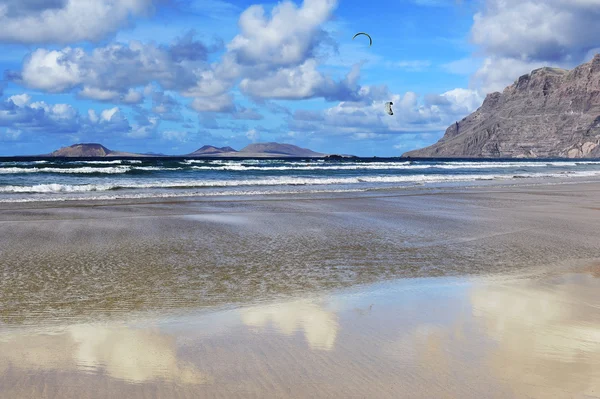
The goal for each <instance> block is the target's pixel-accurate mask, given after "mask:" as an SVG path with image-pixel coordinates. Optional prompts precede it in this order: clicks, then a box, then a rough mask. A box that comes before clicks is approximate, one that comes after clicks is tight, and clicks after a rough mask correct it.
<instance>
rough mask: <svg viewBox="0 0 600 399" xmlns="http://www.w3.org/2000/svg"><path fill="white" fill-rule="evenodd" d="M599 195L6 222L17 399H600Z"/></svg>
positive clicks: (385, 201)
mask: <svg viewBox="0 0 600 399" xmlns="http://www.w3.org/2000/svg"><path fill="white" fill-rule="evenodd" d="M599 194H600V183H588V184H565V185H554V186H535V187H527V186H519V187H514V188H506V187H504V188H490V187H485V188H478V189H443V190H429V191H427V190H421V191H406V190H405V191H388V192H380V193H376V194H368V195H356V196H349V195H348V194H345V195H329V196H324V195H321V196H319V197H316V196H312V197H302V198H285V197H281V198H273V197H271V198H264V199H258V200H256V199H255V200H238V199H235V198H233V199H230V200H223V199H219V200H203V201H193V200H190V201H175V202H160V203H147V202H146V203H144V202H143V201H139V202H137V203H126V202H124V201H121V202H115V203H113V204H98V203H96V204H90V203H88V204H85V203H66V204H60V205H57V204H37V205H36V204H21V205H18V206H17V205H7V204H2V205H1V206H0V237H1V239H0V276H1V277H2V278H1V279H0V398H4V397H6V398H32V397H35V398H55V397H56V398H70V397H73V398H88V397H89V398H105V397H106V398H109V397H110V398H112V397H133V398H135V397H166V398H172V397H184V398H187V397H190V398H196V397H224V398H225V397H226V398H229V397H294V398H295V397H345V398H346V397H347V398H353V397H411V398H413V397H414V398H431V397H448V398H455V397H501V398H511V397H539V398H545V397H565V398H567V397H568V398H571V397H600V344H598V343H599V342H600V294H598V292H600V290H599V288H600V278H599V277H600V261H599V260H600V246H599V245H598V243H599V242H600V240H599V235H600V234H599V230H598V227H597V226H598V225H599V223H598V222H600V202H599V200H598V198H600V197H599Z"/></svg>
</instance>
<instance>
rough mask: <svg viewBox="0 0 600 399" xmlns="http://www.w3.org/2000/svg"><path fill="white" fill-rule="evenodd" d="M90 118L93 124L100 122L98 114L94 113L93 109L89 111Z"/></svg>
mask: <svg viewBox="0 0 600 399" xmlns="http://www.w3.org/2000/svg"><path fill="white" fill-rule="evenodd" d="M88 117H89V119H90V121H92V122H93V123H96V122H98V115H97V114H96V111H94V110H93V109H88Z"/></svg>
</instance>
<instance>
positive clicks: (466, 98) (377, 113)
mask: <svg viewBox="0 0 600 399" xmlns="http://www.w3.org/2000/svg"><path fill="white" fill-rule="evenodd" d="M360 95H361V97H362V98H363V100H362V101H359V102H340V103H339V104H338V105H336V106H334V107H331V108H328V109H326V110H324V111H322V112H315V111H296V113H295V114H294V117H293V118H292V119H291V120H290V121H289V128H290V130H292V131H305V132H308V133H310V134H316V135H318V136H326V135H343V136H348V137H349V138H351V139H354V140H372V139H378V138H381V135H397V134H406V133H415V132H436V131H440V132H441V131H444V130H445V129H446V128H447V127H448V125H450V124H451V123H453V122H455V121H456V120H459V119H461V118H463V117H464V116H466V115H468V114H469V113H471V112H473V111H474V110H475V109H477V108H478V107H479V106H480V105H481V103H482V102H483V98H481V97H480V96H479V94H478V93H477V91H475V90H467V89H454V90H450V91H448V92H445V93H443V94H441V95H430V96H425V97H424V98H422V97H420V96H418V95H417V94H416V93H413V92H407V93H404V94H403V95H400V94H392V93H389V92H388V91H387V88H385V87H383V88H382V87H369V86H366V87H363V88H361V91H360ZM386 101H392V102H393V103H394V105H393V110H394V115H393V116H390V115H388V114H387V113H386V112H385V107H384V104H385V102H386Z"/></svg>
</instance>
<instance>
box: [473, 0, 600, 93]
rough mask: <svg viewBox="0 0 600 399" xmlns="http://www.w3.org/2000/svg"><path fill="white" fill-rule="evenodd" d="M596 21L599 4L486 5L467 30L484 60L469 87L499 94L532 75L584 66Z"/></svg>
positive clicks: (490, 1) (530, 1)
mask: <svg viewBox="0 0 600 399" xmlns="http://www.w3.org/2000/svg"><path fill="white" fill-rule="evenodd" d="M599 18H600V0H486V1H485V7H484V8H483V10H481V11H480V12H478V13H476V14H475V16H474V18H473V19H474V23H473V27H472V30H471V35H472V39H473V42H474V43H475V44H476V45H478V46H479V47H480V50H481V51H482V52H483V54H484V55H485V56H486V57H487V58H486V59H485V60H484V63H483V65H482V66H481V67H480V68H479V70H478V71H477V72H476V74H475V76H474V80H473V84H475V85H476V86H477V87H480V88H481V89H482V90H483V91H484V92H490V91H500V90H502V89H503V88H504V87H505V86H507V85H509V84H511V83H512V82H514V81H515V80H516V79H517V78H518V77H519V76H520V75H522V74H525V73H528V72H530V71H531V70H532V69H535V68H539V67H542V66H553V67H563V68H572V67H573V66H575V65H578V64H580V63H582V62H584V61H587V60H588V59H590V58H591V57H592V56H593V52H594V51H596V50H597V49H598V47H599V46H598V44H599V43H598V37H600V24H598V20H599Z"/></svg>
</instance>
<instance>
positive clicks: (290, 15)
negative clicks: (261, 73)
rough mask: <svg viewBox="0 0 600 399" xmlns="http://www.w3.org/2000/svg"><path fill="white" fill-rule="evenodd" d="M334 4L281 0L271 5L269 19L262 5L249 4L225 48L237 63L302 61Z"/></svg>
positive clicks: (312, 48) (288, 63) (323, 0)
mask: <svg viewBox="0 0 600 399" xmlns="http://www.w3.org/2000/svg"><path fill="white" fill-rule="evenodd" d="M336 6H337V0H304V2H303V3H302V6H301V7H297V6H296V5H295V4H294V3H292V2H291V1H284V2H282V3H279V4H277V5H276V6H275V7H274V8H273V11H272V12H271V18H270V19H269V18H267V17H266V16H265V10H264V8H263V7H262V6H259V5H254V6H251V7H249V8H248V9H246V10H245V11H244V12H243V13H242V15H241V16H240V20H239V23H238V25H239V27H240V31H241V32H240V34H239V35H237V36H236V37H235V38H234V39H233V40H232V41H231V43H230V44H229V45H228V46H227V48H228V50H229V51H231V52H234V53H235V55H236V59H237V62H238V63H240V64H251V65H256V64H264V63H267V64H269V65H271V66H273V65H279V66H291V65H299V64H302V63H303V62H304V61H305V60H306V59H308V58H312V57H313V55H314V51H315V49H316V47H317V46H318V45H319V44H320V40H319V39H320V38H321V37H322V36H323V35H324V34H325V32H324V31H323V30H322V29H321V25H322V24H323V23H325V22H326V21H328V20H329V19H330V18H331V16H332V13H333V10H334V9H335V7H336Z"/></svg>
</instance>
